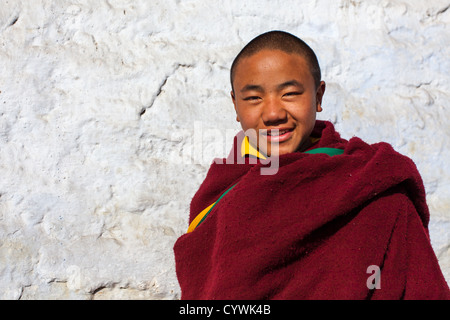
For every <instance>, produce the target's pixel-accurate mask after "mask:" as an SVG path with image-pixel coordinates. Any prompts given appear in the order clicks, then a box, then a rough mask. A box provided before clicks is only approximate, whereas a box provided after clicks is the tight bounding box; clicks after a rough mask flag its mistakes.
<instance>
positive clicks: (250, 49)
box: [230, 31, 321, 92]
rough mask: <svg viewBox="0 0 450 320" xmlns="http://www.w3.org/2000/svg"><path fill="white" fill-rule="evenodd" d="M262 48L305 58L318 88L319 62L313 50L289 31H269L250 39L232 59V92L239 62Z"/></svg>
mask: <svg viewBox="0 0 450 320" xmlns="http://www.w3.org/2000/svg"><path fill="white" fill-rule="evenodd" d="M264 49H269V50H281V51H284V52H286V53H289V54H298V55H300V56H302V57H303V58H304V59H305V60H306V62H307V64H308V66H309V69H310V72H311V74H312V76H313V78H314V84H315V85H316V88H318V86H319V85H320V80H321V73H320V67H319V62H318V60H317V57H316V54H315V53H314V51H313V50H312V49H311V48H310V47H309V46H308V45H307V44H306V43H305V42H304V41H303V40H301V39H299V38H297V37H296V36H294V35H292V34H290V33H287V32H284V31H270V32H266V33H263V34H261V35H259V36H257V37H256V38H254V39H253V40H252V41H250V42H249V43H248V44H247V45H246V46H245V47H244V48H243V49H242V50H241V52H239V54H238V55H237V56H236V58H235V59H234V61H233V64H232V65H231V72H230V81H231V88H232V90H233V92H234V85H233V82H234V76H235V74H236V68H237V66H238V65H239V62H240V61H241V60H242V59H243V58H246V57H250V56H252V55H254V54H255V53H258V52H260V51H261V50H264Z"/></svg>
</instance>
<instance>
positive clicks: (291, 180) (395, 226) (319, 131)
mask: <svg viewBox="0 0 450 320" xmlns="http://www.w3.org/2000/svg"><path fill="white" fill-rule="evenodd" d="M231 86H232V91H231V98H232V101H233V104H234V107H235V110H236V118H237V121H239V122H240V124H241V126H242V129H243V130H242V132H240V133H239V134H237V136H236V137H235V139H234V145H233V148H232V150H231V152H230V155H229V156H228V158H227V159H222V161H216V163H213V164H212V165H211V167H210V169H209V171H208V174H207V176H206V179H205V181H204V182H203V183H202V185H201V186H200V188H199V190H198V191H197V193H196V194H195V196H194V198H193V199H192V202H191V206H190V226H189V228H188V232H187V233H186V234H184V235H182V236H181V237H180V238H179V239H178V240H177V242H176V244H175V246H174V252H175V260H176V271H177V276H178V280H179V284H180V287H181V298H182V299H449V298H450V291H449V288H448V285H447V283H446V281H445V279H444V277H443V275H442V272H441V270H440V267H439V265H438V261H437V258H436V256H435V254H434V252H433V249H432V247H431V244H430V238H429V233H428V222H429V211H428V207H427V203H426V200H425V191H424V186H423V182H422V179H421V177H420V175H419V173H418V171H417V168H416V166H415V165H414V163H413V162H412V160H410V159H409V158H407V157H405V156H403V155H401V154H399V153H397V152H396V151H394V150H393V149H392V147H391V146H390V145H389V144H387V143H376V144H372V145H369V144H367V143H365V142H363V141H362V140H361V139H359V138H356V137H354V138H352V139H350V140H349V141H347V140H345V139H342V138H341V137H340V135H339V133H337V132H336V131H335V129H334V127H333V125H332V124H331V123H330V122H327V121H319V120H316V113H317V112H320V111H322V97H323V95H324V92H325V82H323V81H321V74H320V68H319V64H318V62H317V58H316V56H315V54H314V52H313V51H312V50H311V48H310V47H309V46H308V45H307V44H305V43H304V42H303V41H302V40H300V39H298V38H297V37H295V36H293V35H291V34H288V33H285V32H280V31H273V32H268V33H265V34H262V35H260V36H258V37H257V38H255V39H254V40H252V41H251V42H250V43H249V44H248V45H247V46H245V47H244V48H243V49H242V51H241V52H240V53H239V55H238V56H237V57H236V59H235V61H234V62H233V65H232V68H231ZM275 158H276V160H277V161H276V163H277V168H276V170H272V171H271V172H272V174H261V172H262V171H261V170H262V169H264V168H267V167H268V166H270V163H273V161H274V159H275Z"/></svg>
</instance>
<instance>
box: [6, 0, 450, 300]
mask: <svg viewBox="0 0 450 320" xmlns="http://www.w3.org/2000/svg"><path fill="white" fill-rule="evenodd" d="M272 29H281V30H286V31H289V32H292V33H294V34H296V35H298V36H300V37H301V38H303V39H304V40H305V41H306V42H308V43H309V44H310V45H311V46H312V47H313V48H314V49H315V51H316V52H317V54H318V56H319V60H320V63H321V66H322V70H323V76H324V80H325V81H326V82H327V84H328V87H327V92H326V94H325V99H324V112H323V113H322V114H320V116H319V118H321V119H327V120H331V121H332V122H334V123H335V125H336V127H337V129H338V130H340V131H341V133H342V135H343V137H345V138H350V137H351V136H353V135H357V136H360V137H361V138H363V139H365V140H366V141H368V142H376V141H381V140H383V141H387V142H390V143H392V145H393V146H394V147H395V148H396V149H397V150H398V151H400V152H402V153H404V154H406V155H408V156H410V157H411V158H412V159H413V160H414V161H415V162H416V164H417V166H418V168H419V170H420V172H421V174H422V176H423V179H424V182H425V186H426V190H427V196H428V201H429V205H430V210H431V215H432V216H431V224H430V230H431V238H432V244H433V247H434V249H435V251H436V253H437V255H438V257H439V261H440V264H441V267H442V270H443V272H444V273H445V276H446V279H447V281H449V280H450V232H449V231H450V212H449V211H450V179H449V178H450V165H449V160H448V159H449V158H450V149H449V138H450V120H449V119H450V117H449V115H450V114H449V112H450V102H449V101H450V99H449V98H450V90H449V89H450V84H449V83H450V77H449V72H450V62H449V59H448V57H449V56H450V9H449V2H448V1H444V0H427V1H423V0H413V1H406V0H404V1H402V0H391V1H387V0H384V1H375V0H373V1H372V0H370V1H361V0H354V1H352V0H304V1H298V0H296V1H294V0H270V1H264V0H251V1H245V0H244V1H241V0H234V1H227V0H226V1H222V0H211V1H209V0H208V1H206V0H191V1H189V0H161V1H157V0H153V1H150V0H148V1H144V0H140V1H131V0H53V1H52V0H1V4H0V298H2V299H18V298H21V299H110V298H116V299H136V298H137V299H177V298H179V296H180V294H179V287H178V283H177V280H176V276H175V268H174V260H173V253H172V246H173V244H174V242H175V240H176V239H177V237H178V236H180V235H181V234H182V233H184V232H185V230H186V228H187V219H188V207H189V202H190V199H191V197H192V196H193V194H194V192H195V191H196V189H197V187H198V186H199V184H200V183H201V181H202V180H203V178H204V176H205V174H206V170H207V169H208V167H209V163H210V162H211V160H212V158H213V157H215V156H224V155H226V154H227V152H228V149H229V147H230V143H231V137H232V136H233V134H234V133H235V132H236V130H237V129H238V128H239V127H238V124H237V123H236V122H235V117H234V113H233V112H234V110H233V106H232V104H231V100H230V98H229V91H230V86H229V83H228V77H229V67H230V64H231V61H232V59H233V58H234V56H235V55H236V54H237V53H238V51H239V50H240V49H241V47H242V46H243V45H244V44H245V43H247V42H248V41H249V40H250V39H252V38H253V37H254V36H256V35H258V34H260V33H262V32H265V31H268V30H272ZM195 143H196V144H195ZM214 145H215V146H219V147H218V148H212V146H214ZM208 147H210V148H209V149H208Z"/></svg>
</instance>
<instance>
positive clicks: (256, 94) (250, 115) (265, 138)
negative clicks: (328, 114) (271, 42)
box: [231, 49, 325, 156]
mask: <svg viewBox="0 0 450 320" xmlns="http://www.w3.org/2000/svg"><path fill="white" fill-rule="evenodd" d="M233 88H234V90H233V91H232V92H231V97H232V99H233V104H234V108H235V110H236V115H237V120H238V121H239V122H240V123H241V126H242V129H243V130H244V131H245V132H246V134H247V135H248V137H249V140H250V143H251V144H253V145H254V146H256V147H257V148H258V150H259V151H260V152H263V153H264V154H266V155H268V156H275V155H277V154H278V155H282V154H287V153H291V152H295V151H303V150H305V149H306V148H307V147H308V145H309V143H310V142H309V136H310V134H311V132H312V130H313V128H314V124H315V121H316V112H320V111H322V108H321V104H322V97H323V94H324V92H325V83H324V82H323V81H322V82H321V83H320V85H319V86H318V87H317V88H316V86H315V84H314V79H313V76H312V74H311V72H310V68H309V66H308V64H307V62H306V60H305V59H304V58H303V57H302V56H300V55H298V54H295V53H293V54H289V53H286V52H284V51H280V50H269V49H264V50H261V51H259V52H257V53H255V54H254V55H251V56H249V57H245V58H243V59H242V60H241V61H240V62H239V64H238V65H237V67H236V71H235V75H234V80H233ZM249 129H253V130H249ZM275 129H278V132H277V131H276V130H275ZM277 145H278V152H277V147H276V146H277Z"/></svg>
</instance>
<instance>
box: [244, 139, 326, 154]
mask: <svg viewBox="0 0 450 320" xmlns="http://www.w3.org/2000/svg"><path fill="white" fill-rule="evenodd" d="M309 140H311V143H314V142H316V141H318V140H320V138H313V137H309ZM246 155H250V156H255V157H257V158H258V159H263V160H266V159H267V158H266V157H265V156H264V155H263V154H262V153H260V152H259V151H258V150H256V148H255V147H254V146H252V145H251V144H250V141H248V137H247V136H245V137H244V139H242V143H241V157H244V156H246Z"/></svg>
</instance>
